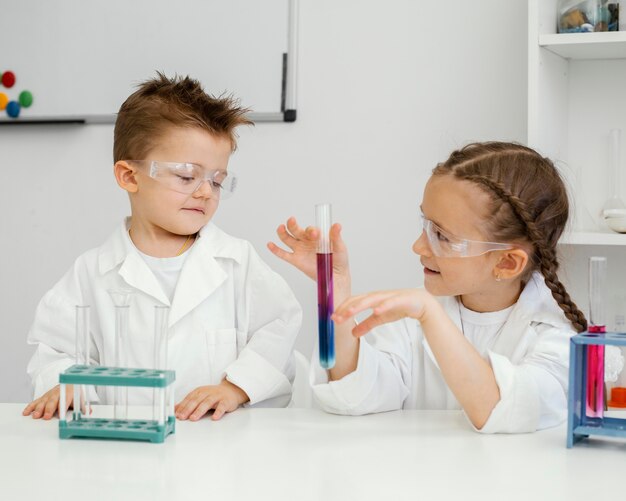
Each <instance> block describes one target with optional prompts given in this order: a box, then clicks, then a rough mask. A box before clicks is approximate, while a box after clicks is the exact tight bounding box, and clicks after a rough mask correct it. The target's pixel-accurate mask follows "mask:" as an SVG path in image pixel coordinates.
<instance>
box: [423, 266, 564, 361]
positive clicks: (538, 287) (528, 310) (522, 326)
mask: <svg viewBox="0 0 626 501" xmlns="http://www.w3.org/2000/svg"><path fill="white" fill-rule="evenodd" d="M437 299H438V300H439V302H440V303H441V304H442V305H443V307H444V309H445V310H446V312H447V314H448V316H449V317H450V318H451V319H452V321H453V322H454V323H455V325H456V326H457V327H458V328H459V329H461V315H460V311H459V303H458V302H459V299H458V297H456V296H446V297H439V298H437ZM532 323H543V324H548V325H552V326H555V327H559V328H563V329H566V330H567V329H572V326H571V323H570V322H569V320H568V319H567V317H566V316H565V313H564V312H563V310H562V309H561V308H560V306H559V305H558V304H557V302H556V300H555V299H554V297H553V296H552V292H551V291H550V289H548V286H547V285H546V283H545V280H544V278H543V275H541V274H540V273H539V272H534V273H533V274H532V276H531V278H530V280H529V281H528V283H527V284H526V286H525V287H524V290H523V291H522V293H521V294H520V297H519V298H518V300H517V303H515V306H514V307H513V310H512V311H511V314H510V315H509V318H508V319H507V321H506V323H505V325H504V328H503V329H502V332H501V333H500V335H499V336H498V338H497V339H496V341H495V343H494V345H493V347H492V349H491V350H490V351H492V352H494V353H498V354H500V355H503V356H505V357H507V358H509V359H510V360H511V362H513V363H517V362H518V361H519V360H520V358H521V357H522V356H523V354H524V350H520V349H519V347H520V345H521V344H522V339H523V337H524V335H526V334H527V331H528V329H529V327H530V326H531V324H532ZM422 342H423V344H424V348H425V351H426V353H428V356H429V357H430V359H431V360H432V361H433V362H434V364H435V365H436V366H437V367H439V365H438V364H437V361H436V360H435V356H434V354H433V352H432V350H431V349H430V346H428V343H427V341H426V338H423V340H422Z"/></svg>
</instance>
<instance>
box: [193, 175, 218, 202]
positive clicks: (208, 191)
mask: <svg viewBox="0 0 626 501" xmlns="http://www.w3.org/2000/svg"><path fill="white" fill-rule="evenodd" d="M193 197H194V198H214V197H215V195H214V192H213V185H212V184H211V181H209V180H208V179H207V180H204V181H202V182H201V183H200V186H198V187H197V188H196V191H194V192H193Z"/></svg>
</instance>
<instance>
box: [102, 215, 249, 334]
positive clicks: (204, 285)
mask: <svg viewBox="0 0 626 501" xmlns="http://www.w3.org/2000/svg"><path fill="white" fill-rule="evenodd" d="M129 222H130V219H129V218H127V219H126V220H125V221H124V223H123V224H122V225H120V227H119V228H118V229H117V230H116V231H115V232H114V233H113V234H112V235H111V237H109V239H108V240H107V241H106V242H105V243H104V244H103V245H102V247H100V249H99V253H98V267H99V271H100V273H101V274H105V273H108V272H110V271H111V270H113V269H115V268H116V267H117V266H119V265H121V266H119V269H118V270H117V272H118V273H119V275H120V276H121V277H122V278H123V280H124V281H125V282H126V283H127V284H128V285H130V286H131V287H134V288H136V289H139V290H141V291H142V292H144V293H146V294H148V295H150V296H152V297H153V298H155V299H156V300H158V301H159V302H161V303H162V304H165V305H167V306H170V314H169V325H170V326H172V325H174V324H175V323H176V322H177V321H178V320H180V319H181V318H182V317H183V316H185V315H186V314H187V313H189V312H190V311H191V310H193V309H194V308H195V307H196V306H198V305H199V304H200V303H201V302H202V301H204V300H205V299H206V298H207V297H208V296H209V295H210V294H211V293H212V292H213V291H214V290H215V289H217V288H218V287H219V286H220V285H221V284H222V283H223V282H224V280H226V277H227V274H226V272H225V271H224V270H223V269H222V267H221V266H220V265H219V263H218V262H217V260H216V258H226V259H233V260H235V261H237V262H238V263H241V261H242V258H243V256H242V246H241V244H240V243H239V240H238V239H235V238H233V237H231V236H229V235H227V234H226V233H224V232H223V231H222V230H220V229H219V228H218V227H217V226H215V225H214V224H213V223H209V224H207V225H206V226H204V227H203V228H202V229H201V230H200V232H199V235H198V239H197V240H196V242H195V244H194V245H193V246H192V247H191V249H189V250H188V251H187V252H189V255H188V256H187V259H186V260H185V263H184V265H183V269H182V270H181V273H180V277H179V279H178V284H177V285H176V291H175V293H174V298H173V300H172V302H171V304H170V301H169V299H168V298H167V296H166V295H165V293H164V292H163V289H162V288H161V285H160V284H159V282H158V281H157V279H156V277H155V276H154V274H153V273H152V271H151V270H150V268H149V267H148V265H147V264H146V262H145V261H144V260H143V258H142V257H141V256H140V255H139V252H138V250H137V248H136V247H135V246H134V244H133V243H132V241H131V240H130V237H129V235H128V228H129Z"/></svg>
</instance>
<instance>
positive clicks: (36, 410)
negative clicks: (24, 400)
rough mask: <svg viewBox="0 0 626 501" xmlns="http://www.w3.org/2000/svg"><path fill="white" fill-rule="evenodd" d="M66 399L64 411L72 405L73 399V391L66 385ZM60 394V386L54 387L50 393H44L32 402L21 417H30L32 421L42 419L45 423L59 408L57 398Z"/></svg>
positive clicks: (71, 387)
mask: <svg viewBox="0 0 626 501" xmlns="http://www.w3.org/2000/svg"><path fill="white" fill-rule="evenodd" d="M65 391H66V393H65V395H66V398H65V410H66V411H67V409H69V408H70V406H71V405H72V399H73V398H74V389H73V386H72V385H71V384H68V385H66V390H65ZM60 394H61V386H60V385H56V386H55V387H54V388H52V389H51V390H50V391H48V392H46V393H44V394H43V395H42V396H41V397H39V398H38V399H37V400H33V401H32V402H31V403H30V404H28V405H27V406H26V407H25V408H24V410H23V411H22V416H28V415H31V416H32V417H33V419H39V418H41V417H43V418H44V419H45V420H46V421H47V420H48V419H51V418H52V417H53V416H54V413H55V412H57V410H58V407H59V398H60Z"/></svg>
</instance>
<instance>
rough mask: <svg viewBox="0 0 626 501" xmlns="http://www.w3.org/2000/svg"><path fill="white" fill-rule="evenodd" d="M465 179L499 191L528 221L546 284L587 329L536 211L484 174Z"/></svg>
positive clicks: (575, 322)
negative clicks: (537, 222)
mask: <svg viewBox="0 0 626 501" xmlns="http://www.w3.org/2000/svg"><path fill="white" fill-rule="evenodd" d="M463 179H465V180H467V181H472V182H474V183H477V184H480V185H482V186H484V187H485V188H487V189H488V190H489V191H491V192H493V193H495V194H496V195H497V197H498V198H499V199H500V200H502V201H503V202H505V203H508V205H509V206H510V207H512V209H513V212H514V213H515V215H516V216H517V218H518V219H519V220H520V221H521V222H522V223H523V224H524V226H525V228H526V234H527V237H528V239H529V240H530V242H531V243H532V244H533V247H534V248H535V252H536V254H537V261H538V262H537V263H535V264H536V265H537V266H538V267H539V269H540V271H541V274H542V275H543V277H544V279H545V282H546V285H547V286H548V288H549V289H550V291H551V292H552V297H554V299H555V300H556V302H557V304H558V305H559V307H560V308H561V309H562V310H563V312H564V313H565V316H566V317H567V319H568V320H569V321H570V322H571V323H572V325H573V326H574V328H575V329H576V330H577V331H578V332H582V331H585V330H587V320H586V318H585V315H584V314H583V313H582V312H581V311H580V310H579V309H578V307H577V306H576V304H575V303H574V302H573V301H572V299H571V298H570V296H569V294H568V293H567V291H566V290H565V286H564V285H563V284H562V283H561V281H560V280H559V278H558V276H557V273H556V272H557V270H558V267H559V262H558V260H557V256H556V252H555V251H554V247H553V246H550V245H548V244H546V239H545V237H544V235H543V234H542V232H541V231H540V230H539V228H538V227H537V224H536V223H535V219H534V217H533V214H532V212H531V211H530V210H529V209H528V205H527V204H526V202H524V201H523V200H521V199H520V198H519V197H517V196H516V195H514V194H512V193H511V192H510V191H509V190H508V189H507V188H506V186H504V184H502V183H501V182H497V181H494V180H493V179H490V178H488V177H486V176H483V175H477V174H473V175H468V176H463Z"/></svg>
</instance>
